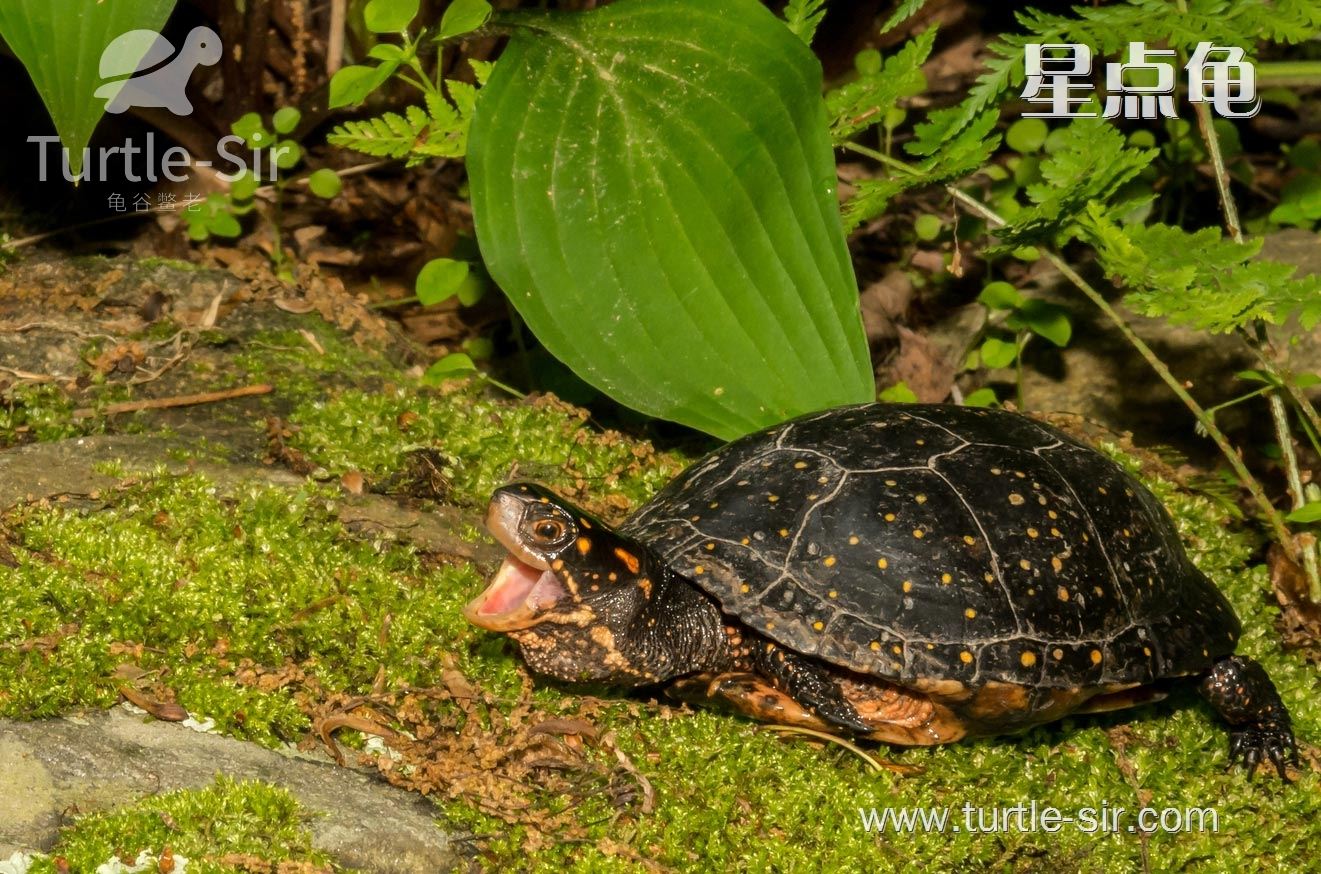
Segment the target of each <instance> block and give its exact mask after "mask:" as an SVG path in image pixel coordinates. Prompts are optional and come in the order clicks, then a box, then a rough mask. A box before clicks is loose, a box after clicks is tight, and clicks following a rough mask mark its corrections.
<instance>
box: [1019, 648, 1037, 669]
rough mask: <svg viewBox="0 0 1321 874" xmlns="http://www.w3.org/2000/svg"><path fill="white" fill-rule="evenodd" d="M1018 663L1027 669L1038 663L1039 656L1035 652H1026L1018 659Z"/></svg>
mask: <svg viewBox="0 0 1321 874" xmlns="http://www.w3.org/2000/svg"><path fill="white" fill-rule="evenodd" d="M1018 661H1019V662H1020V663H1021V664H1022V665H1023V667H1025V668H1030V667H1032V666H1033V665H1035V664H1036V663H1037V654H1036V653H1034V652H1025V653H1023V654H1022V655H1021V656H1019V657H1018Z"/></svg>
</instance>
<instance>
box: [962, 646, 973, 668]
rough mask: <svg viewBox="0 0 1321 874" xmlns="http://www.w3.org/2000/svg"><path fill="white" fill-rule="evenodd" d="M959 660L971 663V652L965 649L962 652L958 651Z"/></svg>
mask: <svg viewBox="0 0 1321 874" xmlns="http://www.w3.org/2000/svg"><path fill="white" fill-rule="evenodd" d="M959 661H961V662H963V663H964V664H965V665H970V664H972V653H970V652H968V651H967V650H966V649H965V650H964V651H963V652H961V653H959Z"/></svg>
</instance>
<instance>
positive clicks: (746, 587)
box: [738, 583, 749, 595]
mask: <svg viewBox="0 0 1321 874" xmlns="http://www.w3.org/2000/svg"><path fill="white" fill-rule="evenodd" d="M738 590H739V591H740V592H742V593H743V594H745V595H746V594H747V593H748V591H749V590H748V584H747V583H744V584H743V585H741V586H739V587H738Z"/></svg>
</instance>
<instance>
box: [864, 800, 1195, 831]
mask: <svg viewBox="0 0 1321 874" xmlns="http://www.w3.org/2000/svg"><path fill="white" fill-rule="evenodd" d="M858 816H859V818H860V819H861V821H862V828H863V830H864V831H868V832H882V833H892V834H903V833H912V832H955V833H957V832H966V833H971V834H994V833H1004V832H1059V831H1064V830H1066V829H1072V830H1074V831H1079V832H1083V833H1084V834H1113V833H1116V832H1127V833H1133V834H1137V833H1141V832H1148V833H1149V832H1183V831H1193V832H1217V831H1219V830H1220V817H1219V815H1218V813H1217V812H1216V810H1215V808H1212V807H1138V808H1127V807H1121V806H1117V805H1112V804H1110V803H1109V802H1102V803H1101V804H1099V805H1097V806H1093V807H1076V808H1059V807H1051V806H1049V805H1045V804H1041V803H1039V802H1036V801H1024V802H1021V803H1019V804H1014V805H1009V806H1005V807H978V806H977V805H975V804H972V803H965V804H963V805H962V806H956V807H859V808H858Z"/></svg>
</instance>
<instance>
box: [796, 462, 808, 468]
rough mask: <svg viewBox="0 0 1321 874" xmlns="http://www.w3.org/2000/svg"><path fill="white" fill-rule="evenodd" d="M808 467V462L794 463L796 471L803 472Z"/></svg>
mask: <svg viewBox="0 0 1321 874" xmlns="http://www.w3.org/2000/svg"><path fill="white" fill-rule="evenodd" d="M806 467H807V462H806V461H795V462H794V470H803V469H804V468H806Z"/></svg>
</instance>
